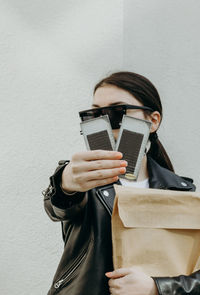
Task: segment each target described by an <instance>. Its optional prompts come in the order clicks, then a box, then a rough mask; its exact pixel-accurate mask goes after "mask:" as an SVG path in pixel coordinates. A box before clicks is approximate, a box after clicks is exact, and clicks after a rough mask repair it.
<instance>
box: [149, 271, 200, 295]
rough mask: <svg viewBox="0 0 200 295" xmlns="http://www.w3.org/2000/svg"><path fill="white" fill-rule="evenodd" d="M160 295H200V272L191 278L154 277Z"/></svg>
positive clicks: (190, 276) (193, 274)
mask: <svg viewBox="0 0 200 295" xmlns="http://www.w3.org/2000/svg"><path fill="white" fill-rule="evenodd" d="M153 279H154V282H155V284H156V286H157V289H158V294H159V295H170V294H173V295H186V294H190V295H197V294H200V270H198V271H196V272H194V273H192V274H191V275H189V276H184V275H180V276H177V277H153Z"/></svg>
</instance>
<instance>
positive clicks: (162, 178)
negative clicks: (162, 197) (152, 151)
mask: <svg viewBox="0 0 200 295" xmlns="http://www.w3.org/2000/svg"><path fill="white" fill-rule="evenodd" d="M147 167H148V172H149V186H150V188H158V189H171V190H180V191H195V186H194V184H193V180H192V179H191V178H187V177H181V176H178V175H177V174H175V173H173V172H172V171H170V170H168V169H166V168H163V167H161V166H160V165H159V164H158V163H157V162H156V161H155V160H153V159H152V158H151V157H149V156H148V158H147Z"/></svg>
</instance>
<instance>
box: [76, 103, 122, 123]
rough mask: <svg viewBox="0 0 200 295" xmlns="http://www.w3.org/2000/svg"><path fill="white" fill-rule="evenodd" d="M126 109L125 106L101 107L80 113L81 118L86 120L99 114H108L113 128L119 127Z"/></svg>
mask: <svg viewBox="0 0 200 295" xmlns="http://www.w3.org/2000/svg"><path fill="white" fill-rule="evenodd" d="M125 113H126V112H125V110H124V109H123V107H120V106H118V107H115V106H114V107H110V108H108V107H106V108H100V109H92V110H90V111H87V112H83V113H82V114H80V117H81V120H82V121H86V120H89V119H94V118H97V117H99V116H103V115H108V117H109V119H110V123H111V127H112V129H119V128H120V123H121V121H122V117H123V114H125Z"/></svg>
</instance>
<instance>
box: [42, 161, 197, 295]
mask: <svg viewBox="0 0 200 295" xmlns="http://www.w3.org/2000/svg"><path fill="white" fill-rule="evenodd" d="M66 162H67V161H60V162H59V166H58V168H57V169H56V172H55V173H54V175H53V176H51V177H50V185H49V187H48V188H47V190H46V191H45V192H44V205H45V210H46V212H47V214H48V215H49V217H50V218H51V219H52V220H53V221H61V224H62V233H63V240H64V244H65V247H64V252H63V255H62V258H61V261H60V263H59V266H58V268H57V271H56V274H55V276H54V279H53V284H52V286H51V289H50V290H49V292H48V295H54V294H59V295H108V294H109V288H108V283H107V282H108V279H107V278H106V277H105V272H108V271H112V270H113V264H112V240H111V214H112V206H113V201H114V196H115V192H114V189H113V185H112V184H111V185H107V186H103V187H97V188H95V189H92V190H89V191H88V192H86V193H76V194H75V195H74V196H67V195H66V194H64V193H63V192H62V190H61V188H60V181H61V175H62V171H63V169H64V167H65V166H66ZM147 165H148V172H149V186H150V188H157V189H169V190H182V191H194V190H195V186H194V185H193V184H192V180H191V179H189V178H184V177H180V176H178V175H176V174H174V173H173V172H171V171H169V170H167V169H165V168H163V167H161V166H160V165H158V164H157V163H156V162H155V161H154V160H153V159H152V158H150V157H148V161H147ZM105 191H106V193H104V192H105ZM153 279H154V281H155V283H156V285H157V288H158V292H159V295H167V294H173V295H177V294H182V295H183V294H193V295H194V294H195V295H196V294H200V271H198V272H196V273H194V274H192V275H190V276H179V277H172V278H170V277H167V278H163V277H162V278H153Z"/></svg>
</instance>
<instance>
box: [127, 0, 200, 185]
mask: <svg viewBox="0 0 200 295" xmlns="http://www.w3.org/2000/svg"><path fill="white" fill-rule="evenodd" d="M124 4H125V5H124V34H123V35H124V42H123V44H124V47H123V49H124V50H123V52H124V62H123V65H124V69H128V70H130V71H135V72H138V73H140V74H143V75H145V76H147V77H148V78H149V79H150V80H151V81H152V82H153V83H154V84H155V86H156V87H157V89H158V91H159V93H160V96H161V100H162V103H163V111H164V119H163V122H162V125H161V128H160V132H158V134H159V135H160V138H161V141H162V143H163V145H164V146H165V147H166V150H167V151H168V153H169V155H170V158H171V159H172V162H173V164H174V167H175V171H176V172H177V173H178V174H180V175H184V176H189V177H192V178H193V179H194V180H195V184H196V185H197V187H198V190H199V189H200V178H199V164H200V157H199V150H200V113H199V110H200V99H199V98H200V86H199V79H200V38H199V37H198V36H199V26H200V18H199V11H200V2H199V1H198V0H190V1H187V0H176V1H174V0H167V1H160V0H148V1H147V0H134V1H132V0H126V1H124Z"/></svg>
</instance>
